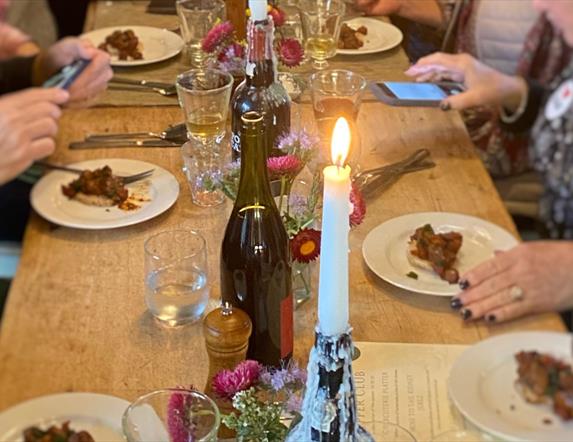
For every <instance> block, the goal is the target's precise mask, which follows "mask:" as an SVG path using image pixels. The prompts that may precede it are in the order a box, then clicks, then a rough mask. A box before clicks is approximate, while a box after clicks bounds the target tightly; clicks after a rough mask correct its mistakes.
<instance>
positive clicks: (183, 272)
mask: <svg viewBox="0 0 573 442" xmlns="http://www.w3.org/2000/svg"><path fill="white" fill-rule="evenodd" d="M144 250H145V303H146V304H147V308H148V309H149V311H150V312H151V314H152V315H153V316H154V317H155V318H156V319H157V320H158V321H159V322H160V323H162V324H164V325H167V326H169V327H175V326H179V325H183V324H188V323H191V322H195V321H197V320H198V319H199V318H200V317H201V316H202V315H203V313H204V312H205V309H206V308H207V303H208V302H209V287H208V286H207V247H206V243H205V239H204V238H203V237H202V236H201V235H200V234H199V233H197V232H194V231H192V230H173V231H167V232H161V233H157V234H156V235H154V236H152V237H151V238H148V239H147V241H145V244H144Z"/></svg>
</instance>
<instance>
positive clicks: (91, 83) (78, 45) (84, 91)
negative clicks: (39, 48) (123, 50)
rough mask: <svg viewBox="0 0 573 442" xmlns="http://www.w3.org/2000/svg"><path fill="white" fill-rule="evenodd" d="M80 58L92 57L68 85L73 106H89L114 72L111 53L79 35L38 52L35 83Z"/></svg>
mask: <svg viewBox="0 0 573 442" xmlns="http://www.w3.org/2000/svg"><path fill="white" fill-rule="evenodd" d="M80 58H83V59H86V60H91V61H90V64H89V65H88V66H87V67H86V68H85V69H84V71H83V72H82V73H81V74H80V76H79V77H78V78H76V80H75V81H74V82H73V83H72V85H71V86H70V88H69V92H70V101H69V105H70V106H72V107H74V106H75V107H78V106H86V105H88V104H89V101H90V100H91V99H93V98H94V97H95V96H96V95H97V94H98V93H100V92H102V91H104V90H105V88H106V87H107V83H108V81H109V80H110V79H111V77H112V75H113V71H112V69H111V66H110V63H109V61H110V58H109V55H108V54H107V53H105V52H103V51H100V50H99V49H96V48H94V47H93V46H92V45H91V43H89V42H87V41H84V40H79V39H77V38H64V39H63V40H60V41H59V42H57V43H55V44H54V45H53V46H51V47H50V48H49V49H48V50H47V51H46V52H43V53H41V54H40V55H38V58H37V62H36V63H37V75H38V77H37V78H36V79H35V83H36V84H38V85H39V84H42V83H43V82H44V81H46V80H47V79H48V78H49V77H50V76H52V75H54V74H55V73H56V72H58V71H59V70H60V69H61V68H63V67H64V66H67V65H69V64H70V63H72V62H74V61H75V60H78V59H80Z"/></svg>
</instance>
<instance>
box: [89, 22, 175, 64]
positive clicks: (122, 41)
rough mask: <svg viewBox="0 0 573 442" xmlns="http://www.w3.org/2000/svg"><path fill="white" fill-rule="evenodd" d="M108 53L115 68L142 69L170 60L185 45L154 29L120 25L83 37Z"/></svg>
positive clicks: (168, 34)
mask: <svg viewBox="0 0 573 442" xmlns="http://www.w3.org/2000/svg"><path fill="white" fill-rule="evenodd" d="M80 37H81V38H85V39H87V40H89V41H91V43H92V44H93V45H94V46H96V47H98V48H100V49H102V50H104V51H106V52H107V53H109V54H110V56H111V65H112V66H121V67H128V66H141V65H145V64H151V63H157V62H158V61H163V60H167V59H169V58H171V57H174V56H176V55H177V54H179V52H181V50H182V49H183V46H185V43H184V42H183V39H182V38H181V37H180V36H179V35H177V34H175V33H174V32H171V31H168V30H167V29H161V28H153V27H151V26H118V27H111V28H101V29H95V30H93V31H90V32H87V33H85V34H83V35H81V36H80Z"/></svg>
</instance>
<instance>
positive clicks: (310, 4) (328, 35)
mask: <svg viewBox="0 0 573 442" xmlns="http://www.w3.org/2000/svg"><path fill="white" fill-rule="evenodd" d="M344 10H345V6H344V2H343V0H301V2H300V3H299V11H300V20H301V23H302V34H303V37H304V42H305V50H306V53H307V54H308V55H309V56H310V57H311V58H312V60H313V67H315V68H316V69H325V68H326V67H327V66H328V62H327V61H326V60H328V59H329V58H332V57H334V56H335V55H336V47H337V42H338V36H339V34H340V26H341V24H342V17H343V16H344Z"/></svg>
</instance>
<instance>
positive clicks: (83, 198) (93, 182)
mask: <svg viewBox="0 0 573 442" xmlns="http://www.w3.org/2000/svg"><path fill="white" fill-rule="evenodd" d="M62 193H63V194H64V195H66V196H67V197H68V198H70V199H76V200H78V201H80V202H82V203H84V204H88V205H91V206H104V207H105V206H108V207H109V206H115V205H119V204H121V203H123V202H124V201H125V200H126V199H127V197H128V191H127V189H126V188H125V186H124V184H123V180H122V179H121V178H119V177H116V176H114V175H113V173H112V171H111V168H110V167H109V166H104V167H102V168H100V169H95V170H84V171H83V172H82V173H81V175H80V176H79V177H78V178H77V179H75V180H73V181H72V182H71V183H70V184H68V185H67V186H62Z"/></svg>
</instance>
